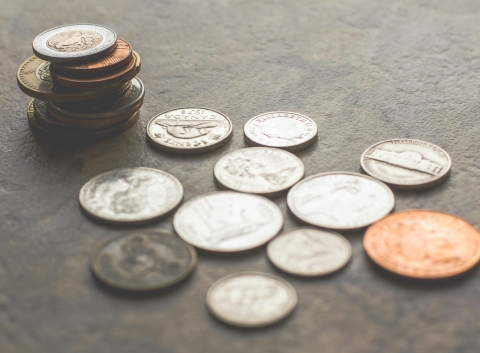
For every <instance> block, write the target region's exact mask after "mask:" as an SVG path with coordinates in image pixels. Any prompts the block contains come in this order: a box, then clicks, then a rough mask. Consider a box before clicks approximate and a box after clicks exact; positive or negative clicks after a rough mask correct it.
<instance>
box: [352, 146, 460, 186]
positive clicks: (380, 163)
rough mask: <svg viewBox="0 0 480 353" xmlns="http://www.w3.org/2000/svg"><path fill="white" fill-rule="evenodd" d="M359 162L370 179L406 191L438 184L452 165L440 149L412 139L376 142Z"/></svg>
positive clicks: (446, 154) (447, 156) (445, 153)
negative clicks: (372, 178) (375, 179)
mask: <svg viewBox="0 0 480 353" xmlns="http://www.w3.org/2000/svg"><path fill="white" fill-rule="evenodd" d="M360 161H361V164H362V168H363V170H365V172H367V173H368V174H370V175H371V176H372V177H374V178H377V179H379V180H381V181H383V182H385V183H387V184H389V185H392V186H395V187H396V188H398V189H410V190H412V189H419V188H425V187H430V186H433V185H436V184H438V183H440V182H442V181H443V180H445V179H446V177H447V176H448V172H449V171H450V167H451V165H452V162H451V160H450V156H449V155H448V153H447V152H445V151H444V150H443V149H441V148H440V147H438V146H435V145H433V144H431V143H428V142H423V141H419V140H412V139H393V140H387V141H382V142H378V143H376V144H375V145H373V146H371V147H369V148H368V149H367V150H366V151H365V152H364V153H363V155H362V158H361V159H360Z"/></svg>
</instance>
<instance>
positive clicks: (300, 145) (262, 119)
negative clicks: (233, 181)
mask: <svg viewBox="0 0 480 353" xmlns="http://www.w3.org/2000/svg"><path fill="white" fill-rule="evenodd" d="M244 134H245V140H246V141H247V143H248V144H249V145H251V146H266V147H277V148H281V149H283V150H286V151H290V152H294V151H299V150H302V149H304V148H307V147H308V146H310V145H312V144H313V143H314V142H315V141H316V140H317V136H318V131H317V125H316V124H315V122H314V121H313V120H312V119H310V118H309V117H307V116H305V115H302V114H298V113H292V112H269V113H263V114H260V115H257V116H256V117H253V118H252V119H250V120H249V121H247V123H246V124H245V127H244Z"/></svg>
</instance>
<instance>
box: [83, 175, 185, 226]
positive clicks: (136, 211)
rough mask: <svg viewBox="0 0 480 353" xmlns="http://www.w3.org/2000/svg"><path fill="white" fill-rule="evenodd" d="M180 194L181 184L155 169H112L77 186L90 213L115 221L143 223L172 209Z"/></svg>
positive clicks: (85, 208)
mask: <svg viewBox="0 0 480 353" xmlns="http://www.w3.org/2000/svg"><path fill="white" fill-rule="evenodd" d="M182 198H183V187H182V184H180V182H179V181H178V180H177V179H176V178H175V177H174V176H172V175H170V174H168V173H165V172H163V171H161V170H158V169H151V168H125V169H115V170H112V171H109V172H106V173H103V174H100V175H98V176H96V177H95V178H93V179H91V180H90V181H88V182H87V183H86V184H85V185H83V186H82V188H81V189H80V194H79V200H80V205H81V206H82V208H83V210H84V211H85V212H86V213H87V214H89V215H90V216H92V217H94V218H97V219H100V220H103V221H108V222H114V223H127V224H132V223H145V222H148V221H153V220H155V219H158V218H160V217H161V216H163V215H165V214H166V213H168V212H170V211H171V210H173V209H174V208H175V207H176V206H177V205H178V204H179V203H180V201H181V200H182Z"/></svg>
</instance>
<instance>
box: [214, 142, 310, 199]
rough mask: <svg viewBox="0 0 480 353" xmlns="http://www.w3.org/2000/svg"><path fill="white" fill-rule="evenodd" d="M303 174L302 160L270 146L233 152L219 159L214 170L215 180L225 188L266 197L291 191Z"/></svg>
mask: <svg viewBox="0 0 480 353" xmlns="http://www.w3.org/2000/svg"><path fill="white" fill-rule="evenodd" d="M304 174H305V167H304V165H303V163H302V161H301V160H300V158H298V157H297V156H295V155H294V154H292V153H290V152H287V151H282V150H279V149H277V148H270V147H251V148H243V149H240V150H236V151H233V152H230V153H229V154H227V155H225V156H223V157H222V158H220V159H219V160H218V162H217V164H215V168H214V175H215V178H216V180H217V181H218V183H219V184H220V185H222V186H223V187H224V188H227V189H231V190H236V191H240V192H246V193H253V194H262V195H266V196H272V195H276V194H278V193H281V192H282V191H285V190H287V189H289V188H290V187H292V185H294V184H295V183H297V182H298V181H299V180H300V179H302V178H303V175H304Z"/></svg>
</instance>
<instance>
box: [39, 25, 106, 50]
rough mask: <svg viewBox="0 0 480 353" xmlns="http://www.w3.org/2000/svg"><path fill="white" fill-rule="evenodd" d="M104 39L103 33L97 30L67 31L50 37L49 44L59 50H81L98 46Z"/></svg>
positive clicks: (51, 47) (53, 48)
mask: <svg viewBox="0 0 480 353" xmlns="http://www.w3.org/2000/svg"><path fill="white" fill-rule="evenodd" d="M102 39H103V37H102V35H101V34H100V33H98V32H96V31H88V30H78V31H65V32H60V33H57V34H55V35H54V36H52V37H51V38H49V39H48V41H47V46H48V47H49V48H50V49H52V50H56V51H59V52H80V51H85V50H88V49H91V48H94V47H96V46H97V45H99V44H100V43H101V42H102Z"/></svg>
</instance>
